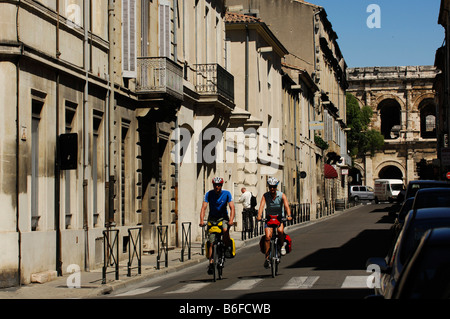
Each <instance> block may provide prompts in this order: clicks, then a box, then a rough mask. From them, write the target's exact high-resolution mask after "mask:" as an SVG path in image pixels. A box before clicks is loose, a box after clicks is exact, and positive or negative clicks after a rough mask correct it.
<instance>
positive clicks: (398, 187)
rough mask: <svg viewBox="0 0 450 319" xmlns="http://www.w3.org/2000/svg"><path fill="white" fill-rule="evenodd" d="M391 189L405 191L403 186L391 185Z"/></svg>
mask: <svg viewBox="0 0 450 319" xmlns="http://www.w3.org/2000/svg"><path fill="white" fill-rule="evenodd" d="M391 189H392V190H393V191H401V190H402V189H403V184H391Z"/></svg>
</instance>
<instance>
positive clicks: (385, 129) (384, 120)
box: [378, 99, 401, 140]
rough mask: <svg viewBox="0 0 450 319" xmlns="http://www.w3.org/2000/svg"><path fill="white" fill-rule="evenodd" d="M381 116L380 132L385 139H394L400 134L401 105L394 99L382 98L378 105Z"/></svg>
mask: <svg viewBox="0 0 450 319" xmlns="http://www.w3.org/2000/svg"><path fill="white" fill-rule="evenodd" d="M378 110H379V112H380V117H381V134H383V136H384V139H385V140H392V139H396V138H398V137H399V136H400V129H401V115H400V114H401V113H400V110H401V107H400V104H399V103H398V102H397V101H396V100H394V99H386V100H383V101H382V102H381V103H380V104H379V105H378Z"/></svg>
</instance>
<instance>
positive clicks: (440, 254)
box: [406, 245, 450, 299]
mask: <svg viewBox="0 0 450 319" xmlns="http://www.w3.org/2000/svg"><path fill="white" fill-rule="evenodd" d="M449 269H450V246H449V245H440V246H433V247H429V248H427V249H426V250H425V251H424V254H423V255H422V256H421V258H420V263H419V264H418V266H417V267H415V268H414V270H413V272H412V273H411V277H409V278H408V279H411V280H410V283H411V286H410V288H409V289H407V290H408V291H406V293H407V294H408V296H407V297H408V298H410V299H417V298H430V299H440V298H442V297H446V296H444V294H445V293H448V288H449V286H448V283H449V282H450V271H449ZM447 297H448V296H447Z"/></svg>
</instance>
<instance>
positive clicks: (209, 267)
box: [208, 264, 214, 275]
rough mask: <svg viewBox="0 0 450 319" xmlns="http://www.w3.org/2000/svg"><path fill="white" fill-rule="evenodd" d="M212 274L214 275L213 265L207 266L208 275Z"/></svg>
mask: <svg viewBox="0 0 450 319" xmlns="http://www.w3.org/2000/svg"><path fill="white" fill-rule="evenodd" d="M213 273H214V264H209V266H208V275H212V274H213Z"/></svg>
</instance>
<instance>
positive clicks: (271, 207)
mask: <svg viewBox="0 0 450 319" xmlns="http://www.w3.org/2000/svg"><path fill="white" fill-rule="evenodd" d="M282 196H283V193H282V192H280V191H277V196H275V198H272V195H271V194H270V192H267V193H265V194H264V199H265V200H266V216H268V215H278V216H280V217H284V203H283V197H282Z"/></svg>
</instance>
